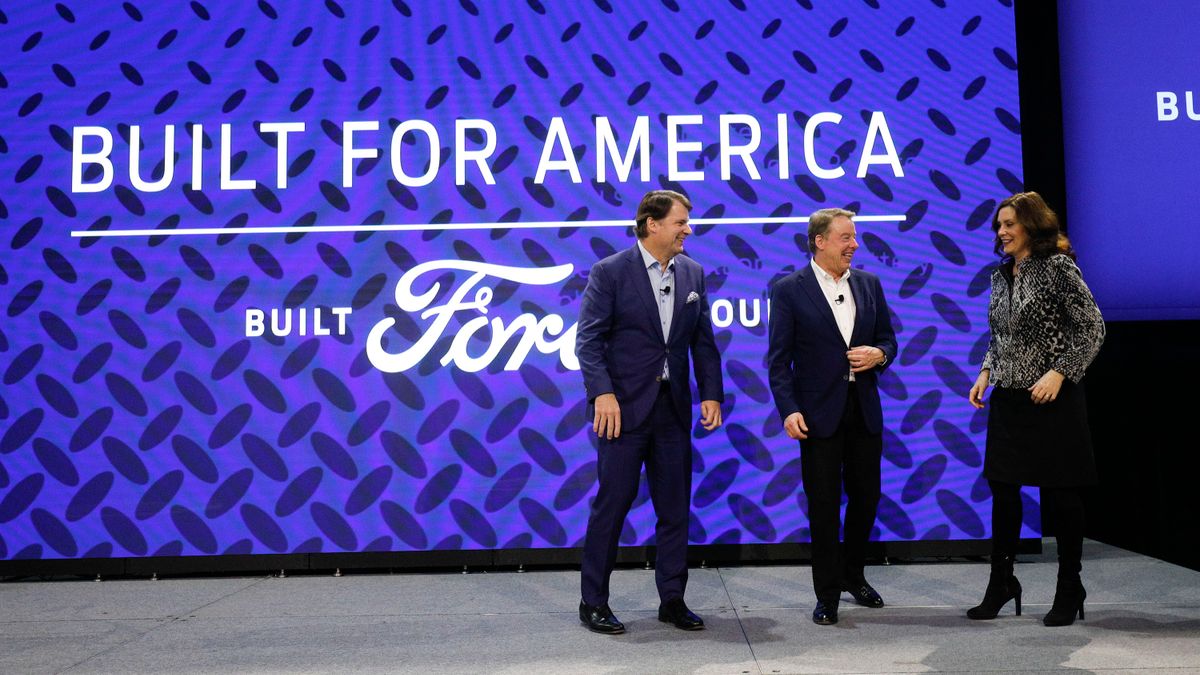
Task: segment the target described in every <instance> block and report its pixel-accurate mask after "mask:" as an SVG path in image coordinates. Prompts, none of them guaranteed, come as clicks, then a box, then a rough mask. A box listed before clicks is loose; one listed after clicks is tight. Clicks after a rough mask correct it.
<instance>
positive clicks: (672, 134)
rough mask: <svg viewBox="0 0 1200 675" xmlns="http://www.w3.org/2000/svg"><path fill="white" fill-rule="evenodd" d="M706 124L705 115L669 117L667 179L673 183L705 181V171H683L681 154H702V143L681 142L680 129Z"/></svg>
mask: <svg viewBox="0 0 1200 675" xmlns="http://www.w3.org/2000/svg"><path fill="white" fill-rule="evenodd" d="M696 124H704V116H703V115H667V179H668V180H673V181H684V180H704V172H703V171H681V170H680V169H679V153H681V152H700V151H701V150H703V149H704V146H703V144H701V143H700V141H687V142H684V141H680V140H679V127H681V126H691V125H696Z"/></svg>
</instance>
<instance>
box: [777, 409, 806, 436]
mask: <svg viewBox="0 0 1200 675" xmlns="http://www.w3.org/2000/svg"><path fill="white" fill-rule="evenodd" d="M783 430H784V431H785V432H787V435H788V438H793V439H795V440H797V441H802V440H804V439H806V438H808V425H807V424H805V422H804V415H801V414H800V413H798V412H794V413H792V414H791V415H788V416H787V419H785V420H784V421H783Z"/></svg>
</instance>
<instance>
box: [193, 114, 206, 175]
mask: <svg viewBox="0 0 1200 675" xmlns="http://www.w3.org/2000/svg"><path fill="white" fill-rule="evenodd" d="M203 160H204V125H203V124H193V125H192V189H193V190H202V189H204V161H203Z"/></svg>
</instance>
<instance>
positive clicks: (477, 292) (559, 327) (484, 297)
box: [367, 260, 579, 373]
mask: <svg viewBox="0 0 1200 675" xmlns="http://www.w3.org/2000/svg"><path fill="white" fill-rule="evenodd" d="M574 269H575V267H574V265H571V264H565V265H557V266H554V267H536V268H532V269H530V268H525V267H508V266H504V265H493V264H490V263H482V262H475V261H471V260H434V261H430V262H425V263H421V264H419V265H417V266H416V267H413V268H412V269H410V270H408V271H407V272H405V273H404V274H403V275H402V276H401V277H400V280H399V281H398V282H397V283H396V305H397V306H398V307H399V308H400V310H401V311H404V312H410V313H415V312H420V318H421V319H422V320H423V321H429V322H430V324H429V326H428V328H427V329H426V331H425V333H424V334H423V335H422V336H421V337H420V338H419V339H417V341H416V342H415V343H414V344H412V345H410V346H409V347H408V348H407V349H404V350H403V351H400V352H399V353H391V352H388V351H387V350H386V349H385V348H384V346H383V340H384V337H385V334H387V333H388V331H389V330H390V329H391V328H392V326H394V325H395V323H396V320H395V319H392V318H385V319H383V320H381V321H380V322H379V323H377V324H375V326H374V327H373V328H371V332H370V333H369V334H368V335H367V358H368V359H369V360H370V361H371V364H372V365H374V366H375V367H376V368H378V369H379V370H381V371H383V372H385V373H398V372H401V371H405V370H408V369H410V368H412V367H414V366H416V365H417V364H418V363H420V362H421V361H422V360H423V359H424V358H425V357H426V356H427V355H428V354H429V351H430V350H431V349H432V348H433V346H434V345H435V344H437V342H438V340H440V339H441V337H442V335H443V334H444V333H445V332H446V328H447V327H448V326H449V325H450V321H451V319H452V318H453V317H454V315H455V314H456V313H458V312H469V311H478V312H479V313H481V314H487V313H488V310H489V305H490V303H491V301H492V295H493V292H492V289H491V287H489V286H479V284H480V282H482V281H483V280H484V279H485V278H486V277H489V276H492V277H496V278H497V279H502V280H505V281H513V282H516V283H519V284H532V285H537V286H547V285H551V284H557V283H560V282H562V281H563V280H565V279H566V278H567V277H569V276H571V272H572V271H574ZM443 270H452V271H459V272H469V273H471V276H470V277H468V278H467V279H466V281H464V282H463V283H462V285H461V286H459V287H458V288H456V289H454V291H453V292H452V293H450V294H449V297H447V299H446V300H445V301H444V303H443V304H441V305H433V304H432V303H433V301H434V298H436V297H437V295H438V292H439V291H440V290H441V283H440V282H437V281H435V282H433V284H432V285H431V286H430V288H429V290H427V291H425V292H424V293H420V294H417V293H416V292H414V291H413V285H414V284H415V283H416V282H417V280H418V279H420V278H422V277H423V276H424V275H426V274H429V273H435V272H441V271H443ZM477 286H478V288H477ZM472 291H474V299H473V300H467V299H466V298H467V296H468V295H469V294H471V292H472ZM485 325H490V327H491V333H492V335H491V344H489V345H488V347H487V349H485V350H484V352H483V353H482V354H480V355H478V356H471V355H470V354H469V353H468V352H467V346H468V342H469V340H470V339H471V336H472V335H474V334H475V333H476V332H477V331H479V330H480V329H481V328H483V327H484V326H485ZM564 326H565V323H564V321H563V319H562V317H560V316H557V315H554V314H548V315H546V316H544V317H542V318H541V319H538V318H537V317H535V316H534V315H532V314H528V313H526V314H521V315H520V316H518V317H517V318H516V319H515V320H513V321H512V322H511V323H509V324H507V325H506V324H505V322H504V320H503V319H501V318H499V317H494V318H492V319H491V321H489V320H488V319H487V318H486V317H484V316H477V317H473V318H472V319H470V320H469V321H467V322H466V323H465V324H463V326H462V328H460V329H459V330H458V333H457V334H456V335H455V337H454V340H453V341H452V342H451V345H450V348H449V349H448V350H447V352H446V353H445V354H444V355H443V356H442V358H441V361H440V362H441V364H442V365H444V366H445V365H450V364H454V365H455V366H457V367H458V368H460V369H462V370H464V371H467V372H477V371H479V370H482V369H483V368H486V367H487V366H488V365H489V364H490V363H491V362H492V359H494V358H495V357H496V355H497V354H499V353H500V351H501V350H502V349H503V348H504V346H505V344H507V342H508V341H509V340H510V339H511V338H512V337H513V336H514V335H516V334H517V333H518V332H521V333H522V335H521V338H520V342H519V343H518V344H517V347H516V349H515V350H514V351H513V354H512V356H511V357H509V359H508V361H507V362H506V363H505V365H504V369H505V370H509V371H511V370H517V369H519V368H520V367H521V364H522V362H523V361H524V360H525V357H526V355H528V353H529V351H530V349H532V348H533V347H537V349H538V351H539V352H541V353H543V354H553V353H557V354H558V357H559V361H560V362H561V363H562V364H563V366H565V367H566V368H568V369H570V370H579V360H578V359H577V358H576V356H575V332H576V326H575V325H572V326H570V327H569V328H567V329H566V330H564V329H563V328H564ZM390 337H391V338H392V339H395V338H396V334H394V333H393V334H392V335H391V336H390Z"/></svg>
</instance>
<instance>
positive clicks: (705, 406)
mask: <svg viewBox="0 0 1200 675" xmlns="http://www.w3.org/2000/svg"><path fill="white" fill-rule="evenodd" d="M700 426H702V427H704V428H705V429H707V430H708V431H712V430H713V429H716V428H717V427H719V426H721V404H720V403H718V402H717V401H701V402H700Z"/></svg>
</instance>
